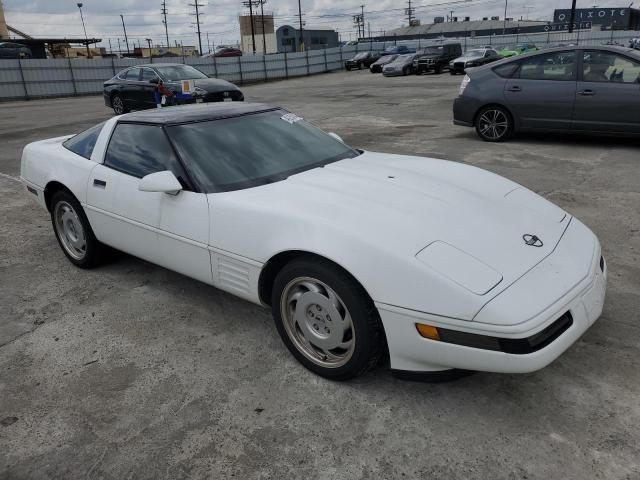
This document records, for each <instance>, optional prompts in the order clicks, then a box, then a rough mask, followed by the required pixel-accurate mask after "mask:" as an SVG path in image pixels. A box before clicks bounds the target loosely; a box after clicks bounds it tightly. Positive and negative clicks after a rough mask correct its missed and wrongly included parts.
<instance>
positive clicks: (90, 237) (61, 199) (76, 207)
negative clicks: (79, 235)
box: [50, 190, 105, 268]
mask: <svg viewBox="0 0 640 480" xmlns="http://www.w3.org/2000/svg"><path fill="white" fill-rule="evenodd" d="M67 205H68V206H70V207H71V208H72V209H73V212H75V214H76V216H77V219H78V220H79V222H80V224H81V225H82V229H83V231H84V239H85V243H86V248H85V253H84V255H83V256H82V257H81V258H77V257H75V256H74V255H72V254H71V253H70V252H69V250H67V247H66V246H65V240H63V239H62V237H61V236H62V235H64V233H63V232H61V231H60V228H61V227H60V226H59V222H57V221H56V215H57V214H58V212H59V211H60V209H61V208H62V207H63V206H67ZM50 207H51V224H52V226H53V232H54V233H55V235H56V240H58V245H60V248H61V249H62V251H63V252H64V254H65V255H66V256H67V258H68V259H69V261H70V262H71V263H73V264H74V265H75V266H76V267H80V268H93V267H95V266H97V265H99V264H100V262H101V261H102V258H103V256H104V251H105V246H104V245H103V244H102V243H100V242H99V241H98V240H97V239H96V236H95V235H94V234H93V230H92V228H91V225H90V224H89V220H88V219H87V216H86V215H85V213H84V210H83V209H82V206H81V205H80V202H78V200H76V198H75V197H74V196H73V195H72V194H70V193H69V192H67V191H64V190H60V191H58V192H56V193H54V194H53V196H52V197H51V204H50Z"/></svg>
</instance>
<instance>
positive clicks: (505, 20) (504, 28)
mask: <svg viewBox="0 0 640 480" xmlns="http://www.w3.org/2000/svg"><path fill="white" fill-rule="evenodd" d="M508 1H509V0H504V20H503V21H502V35H505V34H506V33H507V2H508Z"/></svg>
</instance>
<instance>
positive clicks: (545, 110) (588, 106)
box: [453, 46, 640, 142]
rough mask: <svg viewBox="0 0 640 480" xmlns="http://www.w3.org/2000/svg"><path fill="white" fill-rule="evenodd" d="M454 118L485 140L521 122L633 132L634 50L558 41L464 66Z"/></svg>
mask: <svg viewBox="0 0 640 480" xmlns="http://www.w3.org/2000/svg"><path fill="white" fill-rule="evenodd" d="M453 118H454V120H453V122H454V123H455V124H456V125H463V126H466V127H475V129H476V131H477V133H478V135H479V136H480V138H482V139H483V140H486V141H488V142H500V141H504V140H507V139H508V138H509V137H511V136H512V135H513V134H514V132H516V131H527V130H556V131H570V132H591V133H603V134H614V135H640V52H639V51H637V50H633V49H630V48H624V47H615V46H585V47H561V48H552V49H548V50H544V51H540V52H536V53H531V54H526V55H522V56H519V57H515V58H509V59H505V60H501V61H499V62H495V63H492V64H489V65H485V66H482V67H477V68H472V69H469V70H467V75H466V76H465V77H464V79H463V81H462V84H461V85H460V91H459V95H458V97H457V98H456V99H455V102H454V105H453Z"/></svg>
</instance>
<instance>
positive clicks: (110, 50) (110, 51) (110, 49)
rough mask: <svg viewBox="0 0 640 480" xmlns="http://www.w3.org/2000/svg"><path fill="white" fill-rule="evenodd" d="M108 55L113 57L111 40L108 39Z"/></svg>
mask: <svg viewBox="0 0 640 480" xmlns="http://www.w3.org/2000/svg"><path fill="white" fill-rule="evenodd" d="M109 54H111V55H113V49H112V48H111V39H109Z"/></svg>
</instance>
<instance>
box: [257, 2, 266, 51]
mask: <svg viewBox="0 0 640 480" xmlns="http://www.w3.org/2000/svg"><path fill="white" fill-rule="evenodd" d="M258 2H259V3H260V23H261V24H262V54H263V55H266V54H267V38H266V37H265V35H264V4H265V3H267V0H258Z"/></svg>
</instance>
